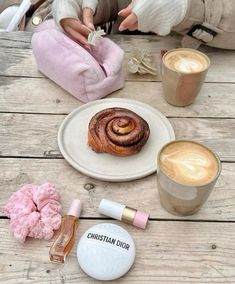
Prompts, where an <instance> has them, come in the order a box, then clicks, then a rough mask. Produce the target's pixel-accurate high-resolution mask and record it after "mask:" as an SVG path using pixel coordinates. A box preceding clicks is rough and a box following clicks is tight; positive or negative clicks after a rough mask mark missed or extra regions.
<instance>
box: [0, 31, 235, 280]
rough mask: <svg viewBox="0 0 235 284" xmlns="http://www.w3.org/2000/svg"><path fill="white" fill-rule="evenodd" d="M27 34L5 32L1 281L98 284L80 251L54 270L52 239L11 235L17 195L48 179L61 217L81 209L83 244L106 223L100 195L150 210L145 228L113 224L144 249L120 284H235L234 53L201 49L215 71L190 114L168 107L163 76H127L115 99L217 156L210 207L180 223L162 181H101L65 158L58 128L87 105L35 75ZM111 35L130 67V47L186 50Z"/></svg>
mask: <svg viewBox="0 0 235 284" xmlns="http://www.w3.org/2000/svg"><path fill="white" fill-rule="evenodd" d="M30 36H31V35H30V34H27V33H21V32H18V33H12V34H4V33H0V62H1V63H0V190H1V195H0V208H1V217H0V218H1V220H0V223H1V226H0V273H1V275H0V282H1V283H4V284H10V283H24V284H25V283H34V284H35V283H63V284H65V283H95V281H94V280H93V279H91V278H89V277H88V276H86V275H85V274H84V273H83V272H82V271H81V269H80V268H79V266H78V263H77V261H76V246H74V247H73V249H72V251H71V253H70V254H69V257H68V258H67V261H66V263H65V264H64V265H59V264H54V263H51V262H50V261H49V259H48V251H49V248H50V246H51V244H52V241H40V240H35V239H28V240H27V241H26V242H25V243H24V244H20V243H19V242H17V241H16V240H15V239H14V238H13V237H12V235H11V233H10V232H9V220H8V219H7V218H6V217H5V216H4V213H3V207H4V205H5V204H6V202H7V200H8V198H9V197H10V195H11V194H12V193H13V192H14V191H16V190H17V189H18V188H19V187H20V186H22V185H23V184H26V183H35V184H41V183H43V182H46V181H50V182H52V183H54V184H55V185H56V188H57V189H58V190H59V191H60V193H61V197H62V206H63V210H62V213H63V214H65V213H66V211H67V209H68V207H69V204H70V202H71V200H72V199H73V198H80V199H81V200H82V202H83V204H84V210H83V214H82V217H81V221H80V226H79V228H78V231H77V237H76V239H77V240H78V239H79V237H80V236H81V235H82V234H83V233H84V231H85V230H86V229H88V228H89V227H90V226H92V225H94V224H97V223H100V222H103V221H104V220H107V219H105V218H103V217H101V216H100V215H99V214H97V210H96V209H97V206H98V204H99V202H100V199H101V198H103V197H105V198H109V199H112V200H115V201H119V202H122V203H124V204H128V205H129V206H132V207H135V208H138V209H143V210H148V211H149V212H150V213H151V220H150V224H149V226H148V228H147V229H146V230H145V231H142V230H138V229H136V228H134V227H132V226H128V225H124V224H120V223H119V222H116V221H112V222H114V223H117V224H120V225H121V226H123V227H124V228H126V229H127V230H128V231H129V232H130V233H131V235H132V236H133V238H134V240H135V243H136V248H137V256H136V261H135V263H134V266H133V267H132V269H131V270H130V271H129V273H127V274H126V275H125V276H124V277H123V278H121V279H119V280H118V281H116V282H117V283H164V284H167V283H168V284H177V283H200V284H203V283H219V284H221V283H235V190H234V189H235V175H234V172H235V107H234V106H235V68H234V67H235V52H234V51H225V50H217V49H212V48H205V47H204V48H202V50H203V51H204V52H206V53H207V54H208V56H209V57H210V59H211V63H212V64H211V68H210V71H209V74H208V76H207V82H206V84H204V86H203V89H202V91H201V93H200V95H199V97H198V98H197V100H196V101H195V103H194V104H193V105H191V106H189V107H185V108H177V107H173V106H170V105H169V104H167V103H166V102H165V101H164V99H163V97H162V89H161V83H160V80H159V78H157V77H153V76H142V77H141V76H135V75H130V74H127V72H126V85H125V88H124V89H123V90H120V91H118V92H116V93H114V94H112V95H111V96H110V97H122V98H130V99H135V100H139V101H142V102H145V103H147V104H149V105H152V106H153V107H155V108H157V109H158V110H159V111H161V112H162V113H163V114H164V115H166V116H167V117H168V118H169V120H170V122H171V124H172V126H173V127H174V130H175V133H176V137H177V138H186V139H193V140H195V141H199V142H202V143H205V144H206V145H208V146H209V147H211V148H212V149H214V150H215V151H216V152H217V153H218V155H219V156H220V158H221V161H222V164H223V170H222V174H221V177H220V178H219V180H218V182H217V185H216V188H215V190H214V191H213V193H212V194H211V196H210V197H209V200H208V201H207V203H206V204H205V205H204V207H203V208H202V209H201V210H200V212H199V213H198V214H195V215H193V216H190V217H187V218H180V217H176V216H173V215H170V214H168V213H167V212H166V211H165V210H164V209H163V208H162V207H161V205H160V202H159V197H158V192H157V185H156V175H155V174H153V175H151V176H149V177H146V178H143V179H141V180H136V181H133V182H125V183H110V182H103V181H99V180H95V179H92V178H90V177H87V176H85V175H83V174H81V173H79V172H77V171H76V170H74V169H73V168H72V167H71V166H70V165H69V164H68V163H67V162H66V161H65V160H64V159H63V157H62V156H61V154H60V151H59V149H58V145H57V131H58V128H59V126H60V124H61V122H62V121H63V119H64V118H65V116H66V115H67V114H68V113H70V112H71V111H72V110H73V109H75V108H77V107H78V106H80V105H81V104H82V103H81V102H79V101H77V100H76V99H74V98H73V97H72V96H70V95H69V94H67V93H66V92H65V91H64V90H62V89H61V88H59V87H58V86H57V85H55V84H54V83H53V82H51V81H50V80H49V79H46V78H45V77H43V76H42V74H40V73H39V72H38V71H37V67H36V64H35V61H34V58H33V55H32V50H31V46H30ZM112 38H113V40H114V41H115V42H117V43H118V44H119V45H120V46H121V47H122V48H123V49H124V50H125V52H126V61H127V58H128V56H129V54H130V51H131V49H132V48H133V46H137V47H141V48H146V49H148V50H150V51H152V52H153V53H154V55H155V56H156V58H157V60H158V63H159V51H160V49H161V48H165V49H170V48H174V47H178V46H180V39H179V38H177V37H167V38H158V37H157V36H142V35H137V36H113V37H112ZM124 68H125V67H124ZM125 69H126V68H125ZM107 221H108V222H111V221H110V220H107Z"/></svg>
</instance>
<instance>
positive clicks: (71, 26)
mask: <svg viewBox="0 0 235 284" xmlns="http://www.w3.org/2000/svg"><path fill="white" fill-rule="evenodd" d="M61 26H62V28H63V29H64V31H65V32H66V33H67V34H68V35H69V36H71V37H72V38H73V39H74V40H76V41H78V42H80V43H82V44H83V45H85V46H86V47H87V48H90V46H89V44H88V42H87V37H88V34H89V33H90V32H91V31H92V30H94V29H95V28H94V23H93V11H92V10H91V9H90V8H84V9H83V13H82V22H81V21H80V20H77V19H72V18H65V19H62V20H61Z"/></svg>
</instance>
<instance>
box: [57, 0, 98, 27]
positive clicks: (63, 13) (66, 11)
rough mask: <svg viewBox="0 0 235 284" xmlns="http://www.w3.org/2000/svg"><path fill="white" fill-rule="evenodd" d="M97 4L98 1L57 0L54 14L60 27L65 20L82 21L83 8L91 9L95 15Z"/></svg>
mask: <svg viewBox="0 0 235 284" xmlns="http://www.w3.org/2000/svg"><path fill="white" fill-rule="evenodd" d="M97 4H98V0H55V1H54V2H53V6H52V14H53V17H54V19H55V21H56V23H57V25H59V26H60V21H61V20H62V19H65V18H72V19H81V17H82V9H83V8H90V9H91V10H92V11H93V13H95V11H96V7H97Z"/></svg>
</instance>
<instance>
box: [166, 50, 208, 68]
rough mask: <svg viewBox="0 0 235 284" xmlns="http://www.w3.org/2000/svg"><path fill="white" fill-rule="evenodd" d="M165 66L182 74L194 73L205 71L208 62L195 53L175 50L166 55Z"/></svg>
mask: <svg viewBox="0 0 235 284" xmlns="http://www.w3.org/2000/svg"><path fill="white" fill-rule="evenodd" d="M164 62H165V64H166V66H167V67H168V68H170V69H172V70H174V71H179V72H182V73H196V72H201V71H203V70H205V69H206V68H207V67H208V65H209V62H208V61H207V59H206V57H204V56H203V55H201V54H200V53H197V52H196V51H195V52H194V51H188V50H175V51H172V52H170V53H169V54H167V55H166V57H165V59H164Z"/></svg>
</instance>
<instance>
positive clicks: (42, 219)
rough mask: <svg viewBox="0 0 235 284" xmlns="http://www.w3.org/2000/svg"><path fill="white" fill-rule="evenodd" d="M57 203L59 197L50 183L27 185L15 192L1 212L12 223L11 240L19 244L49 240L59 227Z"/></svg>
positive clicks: (59, 217) (58, 206)
mask: <svg viewBox="0 0 235 284" xmlns="http://www.w3.org/2000/svg"><path fill="white" fill-rule="evenodd" d="M59 200H60V195H59V193H58V192H57V191H56V189H55V187H54V185H52V184H51V183H44V184H42V185H39V186H38V185H33V184H26V185H24V186H23V187H22V188H20V189H19V190H18V191H16V192H14V193H13V194H12V195H11V197H10V199H9V200H8V202H7V204H6V206H5V211H4V213H5V214H6V215H7V217H9V218H10V219H11V221H10V229H11V231H12V232H13V234H14V237H15V238H16V239H17V240H19V241H20V242H22V243H23V242H24V241H25V239H26V237H27V236H28V237H32V238H38V239H45V240H49V239H51V238H52V237H53V235H54V230H57V229H59V227H60V224H61V215H60V214H59V212H60V210H61V206H60V203H59Z"/></svg>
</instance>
